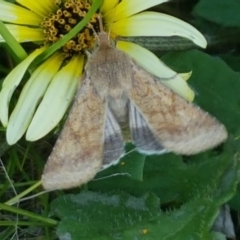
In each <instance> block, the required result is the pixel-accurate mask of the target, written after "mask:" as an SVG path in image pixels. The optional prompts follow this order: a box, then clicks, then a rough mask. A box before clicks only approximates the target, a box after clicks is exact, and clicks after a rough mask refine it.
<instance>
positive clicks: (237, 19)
mask: <svg viewBox="0 0 240 240" xmlns="http://www.w3.org/2000/svg"><path fill="white" fill-rule="evenodd" d="M239 12H240V2H239V1H237V0H227V1H226V0H211V1H209V0H201V1H199V3H198V4H197V5H196V7H195V9H194V11H193V13H194V14H196V15H198V16H200V17H202V18H204V19H206V20H209V21H212V22H215V23H218V24H221V25H224V26H235V27H239V26H240V15H239Z"/></svg>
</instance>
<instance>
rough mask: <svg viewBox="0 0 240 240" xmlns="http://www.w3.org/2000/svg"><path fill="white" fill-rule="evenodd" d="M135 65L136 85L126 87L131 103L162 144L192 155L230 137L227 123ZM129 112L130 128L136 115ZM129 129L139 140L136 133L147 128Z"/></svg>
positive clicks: (168, 148) (180, 152) (164, 146)
mask: <svg viewBox="0 0 240 240" xmlns="http://www.w3.org/2000/svg"><path fill="white" fill-rule="evenodd" d="M132 68H133V73H132V84H133V86H132V88H131V89H128V90H127V91H128V95H129V98H130V105H131V104H133V105H134V106H135V108H136V110H135V111H138V112H139V114H140V115H141V116H142V118H143V119H144V120H145V122H146V123H147V124H146V126H145V127H146V128H149V129H150V131H151V132H152V133H153V134H154V136H155V137H156V139H157V140H158V141H159V144H160V145H161V146H163V148H165V149H166V150H168V151H173V152H175V153H178V154H183V155H191V154H196V153H199V152H201V151H204V150H207V149H210V148H213V147H215V146H217V145H218V144H220V143H221V142H222V141H224V140H225V139H226V138H227V131H226V129H225V127H224V125H223V124H221V123H220V122H219V121H218V120H216V119H215V118H214V117H212V116H211V115H210V114H208V113H207V112H205V111H203V110H202V109H200V108H199V107H198V106H195V105H194V104H192V103H190V102H188V101H186V100H185V99H183V98H181V97H180V96H178V95H177V94H176V93H174V92H173V91H172V90H170V89H168V88H167V87H165V86H164V85H163V84H161V83H160V81H159V79H157V78H155V77H154V76H153V75H151V74H150V73H148V72H146V71H145V70H144V69H142V68H141V67H140V66H138V65H137V64H136V63H135V62H134V61H132ZM132 108H133V107H132ZM130 110H131V108H130ZM129 116H130V128H131V126H133V125H134V123H133V122H134V121H136V119H134V118H133V116H134V115H133V114H131V112H130V113H129ZM130 130H131V132H132V138H133V141H135V142H136V141H140V140H139V139H138V140H136V138H135V137H134V134H135V132H136V131H139V130H140V131H144V130H143V129H137V130H136V129H135V130H134V129H130ZM146 131H148V130H146ZM140 137H141V136H140ZM143 141H144V139H143ZM144 151H146V149H143V152H144ZM149 153H150V154H151V151H149Z"/></svg>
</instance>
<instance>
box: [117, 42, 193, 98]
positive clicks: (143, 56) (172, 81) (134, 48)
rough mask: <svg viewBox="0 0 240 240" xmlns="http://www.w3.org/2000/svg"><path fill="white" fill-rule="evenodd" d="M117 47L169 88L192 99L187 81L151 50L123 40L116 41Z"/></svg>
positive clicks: (191, 92)
mask: <svg viewBox="0 0 240 240" xmlns="http://www.w3.org/2000/svg"><path fill="white" fill-rule="evenodd" d="M117 48H118V49H120V50H122V51H124V52H126V53H127V54H128V55H130V56H131V57H132V58H133V59H135V60H136V61H137V62H138V64H139V66H141V67H143V68H144V69H145V70H146V71H148V72H150V73H151V74H153V75H155V76H157V77H158V78H159V80H160V81H161V83H163V84H164V85H166V86H167V87H169V88H171V89H172V90H173V91H174V92H176V93H177V94H179V95H180V96H182V97H184V98H185V99H187V100H188V101H192V100H193V98H194V92H193V91H192V90H191V89H190V88H189V86H188V85H187V83H186V82H185V81H184V80H183V79H182V78H181V77H180V76H179V75H178V74H177V73H176V72H174V71H173V70H172V69H170V68H169V67H167V66H166V65H165V64H164V63H163V62H161V61H160V60H159V58H157V56H155V55H154V54H153V53H152V52H150V51H148V50H147V49H146V48H143V47H141V46H139V45H137V44H134V43H130V42H124V41H118V42H117Z"/></svg>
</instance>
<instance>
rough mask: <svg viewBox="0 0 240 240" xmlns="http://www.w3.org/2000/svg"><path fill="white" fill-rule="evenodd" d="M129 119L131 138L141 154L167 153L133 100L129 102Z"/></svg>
mask: <svg viewBox="0 0 240 240" xmlns="http://www.w3.org/2000/svg"><path fill="white" fill-rule="evenodd" d="M129 119H130V122H129V127H130V129H131V138H132V141H133V143H134V145H135V146H136V148H137V150H138V151H139V152H142V153H144V154H147V155H150V154H163V153H165V152H166V149H164V147H163V146H162V145H161V144H160V142H159V140H158V139H157V138H156V137H155V136H154V134H153V131H152V130H151V129H150V128H149V126H148V123H147V122H146V120H145V119H144V118H143V116H142V114H141V113H140V112H139V110H138V109H137V107H136V106H135V105H134V103H133V101H132V100H130V101H129Z"/></svg>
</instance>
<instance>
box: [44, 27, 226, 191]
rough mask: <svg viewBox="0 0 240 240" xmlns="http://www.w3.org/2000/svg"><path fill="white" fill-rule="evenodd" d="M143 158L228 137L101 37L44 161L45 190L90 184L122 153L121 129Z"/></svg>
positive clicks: (200, 147) (202, 148)
mask: <svg viewBox="0 0 240 240" xmlns="http://www.w3.org/2000/svg"><path fill="white" fill-rule="evenodd" d="M126 126H128V127H129V130H130V133H131V140H132V142H133V143H134V144H135V146H136V148H137V150H138V151H139V152H142V153H144V154H161V153H163V152H169V151H171V152H174V153H177V154H184V155H192V154H196V153H199V152H201V151H205V150H207V149H210V148H213V147H215V146H216V145H218V144H220V143H221V142H223V141H224V140H225V139H226V138H227V131H226V129H225V127H224V126H223V125H222V124H221V123H220V122H219V121H218V120H216V119H215V118H214V117H212V116H211V115H210V114H208V113H207V112H205V111H203V110H201V109H200V108H199V107H198V106H195V105H194V104H192V103H190V102H188V101H186V100H185V99H183V98H181V97H180V96H178V95H177V94H176V93H174V92H173V91H171V90H170V89H168V88H167V87H165V86H164V85H162V84H161V83H160V81H159V79H158V78H156V77H155V76H153V75H151V74H150V73H148V72H146V71H145V70H144V69H143V68H141V67H140V66H139V65H138V64H137V63H136V62H135V61H134V60H133V59H132V58H131V57H129V56H128V55H127V54H126V53H124V52H122V51H120V50H118V49H116V48H115V47H114V46H111V45H110V43H109V39H108V35H107V34H106V33H105V32H103V31H101V32H100V33H99V46H98V48H97V49H96V50H95V51H94V52H93V54H92V55H91V56H90V58H89V59H88V62H87V64H86V66H85V73H84V75H83V77H82V79H81V81H80V86H79V88H78V91H77V94H76V97H75V100H74V103H73V106H72V108H71V111H70V113H69V116H68V119H67V121H66V123H65V126H64V128H63V130H62V132H61V134H60V136H59V138H58V140H57V142H56V144H55V146H54V148H53V151H52V153H51V155H50V156H49V158H48V161H47V163H46V166H45V169H44V172H43V175H42V184H43V187H44V188H45V189H49V190H54V189H67V188H72V187H75V186H79V185H81V184H83V183H86V182H88V181H89V180H91V179H92V178H93V177H94V176H95V175H96V173H97V172H98V171H100V170H101V169H104V168H106V167H107V166H109V165H111V164H116V163H117V162H118V160H119V159H120V158H121V157H122V156H123V155H124V138H123V135H122V131H121V129H123V128H124V127H126Z"/></svg>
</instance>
